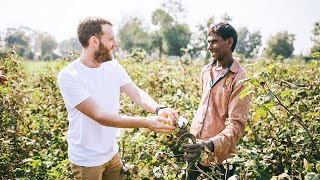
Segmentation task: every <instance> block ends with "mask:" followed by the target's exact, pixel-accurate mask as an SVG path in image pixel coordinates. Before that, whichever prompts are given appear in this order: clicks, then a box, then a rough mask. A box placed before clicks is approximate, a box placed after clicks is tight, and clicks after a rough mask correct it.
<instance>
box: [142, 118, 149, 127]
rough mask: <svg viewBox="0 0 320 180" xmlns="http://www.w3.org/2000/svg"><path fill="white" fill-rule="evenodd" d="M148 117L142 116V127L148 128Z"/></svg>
mask: <svg viewBox="0 0 320 180" xmlns="http://www.w3.org/2000/svg"><path fill="white" fill-rule="evenodd" d="M149 123H150V119H149V118H148V117H146V118H143V127H144V128H149V127H150V124H149Z"/></svg>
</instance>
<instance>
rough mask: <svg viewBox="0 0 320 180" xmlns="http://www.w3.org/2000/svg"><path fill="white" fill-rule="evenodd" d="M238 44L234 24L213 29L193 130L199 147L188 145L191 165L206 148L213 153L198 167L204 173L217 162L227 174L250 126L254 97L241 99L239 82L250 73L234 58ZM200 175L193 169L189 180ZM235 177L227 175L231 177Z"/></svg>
mask: <svg viewBox="0 0 320 180" xmlns="http://www.w3.org/2000/svg"><path fill="white" fill-rule="evenodd" d="M236 44H237V32H236V30H235V29H234V28H233V27H232V26H231V25H230V24H228V23H219V24H216V25H214V26H212V27H211V28H210V29H209V31H208V50H209V51H210V53H211V57H212V62H211V63H209V64H208V65H206V66H205V67H204V68H203V69H202V71H201V76H200V77H201V89H202V93H201V100H200V104H199V107H198V110H197V113H196V115H195V116H194V119H193V122H192V124H191V128H190V131H191V134H193V135H194V136H195V137H196V138H197V143H196V144H186V145H184V151H185V153H186V154H185V160H187V161H190V160H194V159H196V158H197V157H199V154H200V153H201V151H202V150H203V149H204V147H207V148H208V149H209V150H210V151H211V152H212V153H210V155H209V158H208V160H207V161H205V162H201V163H198V167H200V168H201V169H202V170H204V171H209V170H210V168H209V167H208V166H209V162H213V163H218V165H220V168H221V171H222V172H225V170H223V167H222V166H221V164H222V162H223V161H224V160H226V159H228V158H230V157H233V156H234V154H235V153H236V144H237V142H238V141H239V139H240V138H241V137H242V136H243V133H244V129H245V126H246V123H247V117H248V112H249V105H250V100H251V97H249V96H246V97H245V98H243V99H240V97H239V95H240V93H241V91H242V90H243V89H244V85H243V84H242V83H239V81H240V80H242V79H244V78H245V77H246V72H245V70H244V69H243V68H242V67H241V66H240V64H239V61H238V60H236V59H234V58H233V57H232V52H233V51H234V49H235V46H236ZM199 174H200V173H199V171H197V170H196V171H194V170H193V169H191V170H189V171H188V179H196V178H197V176H198V175H199ZM231 175H232V174H231V173H230V172H228V173H227V176H228V177H230V176H231Z"/></svg>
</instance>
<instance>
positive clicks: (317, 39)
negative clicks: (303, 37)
mask: <svg viewBox="0 0 320 180" xmlns="http://www.w3.org/2000/svg"><path fill="white" fill-rule="evenodd" d="M312 34H313V35H312V37H311V41H312V42H313V43H314V44H313V46H312V48H311V54H313V53H316V52H320V21H318V22H315V23H314V25H313V30H312Z"/></svg>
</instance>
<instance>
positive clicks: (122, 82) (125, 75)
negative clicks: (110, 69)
mask: <svg viewBox="0 0 320 180" xmlns="http://www.w3.org/2000/svg"><path fill="white" fill-rule="evenodd" d="M117 66H118V70H119V74H120V87H122V86H124V85H126V84H128V83H130V82H132V80H131V78H130V76H129V75H128V73H127V71H126V70H125V69H124V68H123V67H122V65H121V64H119V63H118V61H117Z"/></svg>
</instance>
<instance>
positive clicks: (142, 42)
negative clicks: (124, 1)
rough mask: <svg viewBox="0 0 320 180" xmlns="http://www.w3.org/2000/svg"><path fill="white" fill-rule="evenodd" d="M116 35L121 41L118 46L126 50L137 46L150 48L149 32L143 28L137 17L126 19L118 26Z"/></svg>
mask: <svg viewBox="0 0 320 180" xmlns="http://www.w3.org/2000/svg"><path fill="white" fill-rule="evenodd" d="M118 36H119V39H120V42H121V43H120V47H121V48H122V49H123V50H126V51H128V52H132V50H133V49H139V48H141V49H145V50H146V51H149V50H150V48H151V37H150V34H149V33H148V32H147V30H145V28H144V27H143V26H142V22H141V20H140V19H138V18H130V19H129V20H127V21H126V22H125V23H124V25H123V26H121V27H120V29H119V32H118Z"/></svg>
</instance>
